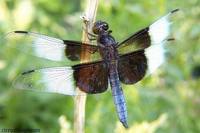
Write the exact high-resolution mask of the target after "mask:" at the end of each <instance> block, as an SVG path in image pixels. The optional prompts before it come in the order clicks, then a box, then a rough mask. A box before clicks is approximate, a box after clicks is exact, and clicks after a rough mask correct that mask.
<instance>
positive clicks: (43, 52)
mask: <svg viewBox="0 0 200 133" xmlns="http://www.w3.org/2000/svg"><path fill="white" fill-rule="evenodd" d="M6 39H8V40H14V41H15V42H17V43H18V44H17V45H13V47H15V48H17V49H19V50H20V51H23V52H25V53H28V54H32V55H35V56H38V57H41V58H45V59H48V60H53V61H65V62H66V61H77V62H78V63H79V61H80V56H81V52H86V53H87V54H90V55H91V56H92V58H91V59H93V60H100V59H101V57H100V54H99V52H98V51H99V47H98V46H95V45H90V44H86V43H82V42H78V41H70V40H61V39H58V38H54V37H49V36H46V35H43V34H39V33H34V32H27V31H14V32H10V33H8V34H7V35H6Z"/></svg>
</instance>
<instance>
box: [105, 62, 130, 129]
mask: <svg viewBox="0 0 200 133" xmlns="http://www.w3.org/2000/svg"><path fill="white" fill-rule="evenodd" d="M114 65H115V66H114ZM110 68H112V69H110V71H109V81H110V85H111V89H112V95H113V100H114V104H115V107H116V110H117V114H118V117H119V120H120V122H121V123H122V124H123V125H124V127H126V128H128V124H127V109H126V102H125V98H124V94H123V91H122V87H121V85H120V81H119V76H118V72H117V65H116V64H111V66H110ZM113 68H115V69H113Z"/></svg>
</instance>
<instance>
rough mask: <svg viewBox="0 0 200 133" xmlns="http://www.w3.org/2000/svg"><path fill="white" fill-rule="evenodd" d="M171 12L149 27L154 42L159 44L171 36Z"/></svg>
mask: <svg viewBox="0 0 200 133" xmlns="http://www.w3.org/2000/svg"><path fill="white" fill-rule="evenodd" d="M170 14H171V13H170ZM170 14H168V15H166V16H164V17H162V18H161V19H159V20H157V21H156V22H154V23H153V24H152V25H151V26H150V27H149V35H150V37H151V42H152V44H159V43H161V42H162V41H164V40H165V39H166V38H167V37H168V36H169V33H170V32H169V29H170V25H171V22H170V21H169V16H170Z"/></svg>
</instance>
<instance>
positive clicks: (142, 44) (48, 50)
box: [7, 9, 179, 128]
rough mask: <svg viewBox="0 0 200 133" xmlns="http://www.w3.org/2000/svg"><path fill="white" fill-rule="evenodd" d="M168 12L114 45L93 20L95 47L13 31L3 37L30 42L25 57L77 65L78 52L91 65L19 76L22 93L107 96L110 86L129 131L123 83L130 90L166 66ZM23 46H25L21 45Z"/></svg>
mask: <svg viewBox="0 0 200 133" xmlns="http://www.w3.org/2000/svg"><path fill="white" fill-rule="evenodd" d="M178 10H179V9H175V10H172V11H170V12H169V13H168V14H166V15H165V16H163V17H161V18H160V19H158V20H157V21H155V22H154V23H152V24H151V25H149V26H147V27H145V28H143V29H141V30H139V31H138V32H136V33H134V34H132V35H131V36H129V37H128V38H127V39H125V40H123V41H122V42H119V43H118V42H117V41H116V40H115V38H114V37H113V36H112V35H111V34H112V31H111V30H110V29H109V25H108V23H107V22H105V21H96V22H95V23H94V24H93V27H92V32H93V33H90V34H89V37H90V39H91V40H95V42H96V44H97V45H94V44H89V43H83V42H79V41H73V40H62V39H58V38H54V37H50V36H47V35H44V34H39V33H35V32H28V31H13V32H11V33H9V34H8V35H7V36H13V35H20V36H25V37H26V38H29V39H30V40H31V42H30V44H28V45H26V46H27V47H29V48H30V49H31V50H29V51H28V52H29V53H31V54H33V55H35V56H37V57H40V58H44V59H48V60H51V61H56V62H60V61H67V60H68V61H69V60H70V61H72V62H77V61H78V62H80V60H81V53H82V52H84V53H86V54H88V55H90V56H91V57H93V58H91V60H90V61H87V62H84V63H78V64H75V65H71V64H69V65H67V66H62V67H45V68H40V69H32V70H29V71H25V72H23V73H21V75H20V76H19V77H18V78H17V81H18V82H17V83H18V85H20V87H21V88H22V89H26V90H39V91H43V92H53V93H60V94H64V95H71V96H75V95H78V93H77V89H76V87H78V88H79V89H80V90H81V91H83V92H85V93H87V94H98V93H103V92H105V91H106V90H107V89H108V87H109V86H110V88H111V92H112V97H113V101H114V105H115V108H116V112H117V115H118V118H119V120H120V122H121V123H122V124H123V126H124V127H125V128H128V122H127V119H128V115H127V107H126V102H125V96H124V93H123V90H122V85H121V83H123V84H128V85H132V84H135V83H137V82H138V81H140V80H142V79H143V78H144V77H145V75H147V73H150V74H151V73H152V72H154V71H155V70H156V69H157V68H158V67H159V66H160V65H161V64H162V63H163V61H164V53H165V50H164V44H165V43H166V42H168V41H170V40H173V38H170V37H169V36H170V25H171V23H172V22H171V16H172V15H173V14H174V13H175V12H177V11H178ZM22 47H25V46H22Z"/></svg>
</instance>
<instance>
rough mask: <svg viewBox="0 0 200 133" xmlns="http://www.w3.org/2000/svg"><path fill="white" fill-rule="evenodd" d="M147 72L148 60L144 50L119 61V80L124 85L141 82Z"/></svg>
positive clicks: (121, 57) (127, 55) (124, 56)
mask: <svg viewBox="0 0 200 133" xmlns="http://www.w3.org/2000/svg"><path fill="white" fill-rule="evenodd" d="M146 71H147V59H146V57H145V53H144V50H140V51H136V52H133V53H129V54H125V55H122V56H120V59H119V61H118V72H119V79H120V81H121V82H122V83H124V84H134V83H136V82H138V81H140V80H141V79H142V78H143V77H144V76H145V74H146Z"/></svg>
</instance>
